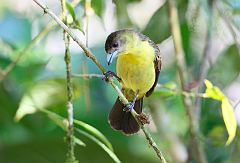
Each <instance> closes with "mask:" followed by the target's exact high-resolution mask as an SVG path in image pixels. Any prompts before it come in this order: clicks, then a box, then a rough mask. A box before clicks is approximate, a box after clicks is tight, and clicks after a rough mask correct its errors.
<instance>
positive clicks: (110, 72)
mask: <svg viewBox="0 0 240 163" xmlns="http://www.w3.org/2000/svg"><path fill="white" fill-rule="evenodd" d="M103 75H104V77H103V78H102V79H103V80H105V81H107V82H108V81H109V78H110V77H113V76H114V77H115V78H116V79H117V80H118V81H119V82H121V81H122V79H121V78H120V77H118V76H117V75H116V74H115V73H114V72H112V71H107V72H105V73H103Z"/></svg>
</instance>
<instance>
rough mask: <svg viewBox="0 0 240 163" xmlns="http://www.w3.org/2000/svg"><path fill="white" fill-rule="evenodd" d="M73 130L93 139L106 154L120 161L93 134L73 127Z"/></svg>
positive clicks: (118, 162)
mask: <svg viewBox="0 0 240 163" xmlns="http://www.w3.org/2000/svg"><path fill="white" fill-rule="evenodd" d="M75 131H77V132H78V133H80V134H82V135H84V136H86V137H88V138H89V139H91V140H92V141H94V142H95V143H96V144H98V145H99V146H100V147H101V148H102V149H103V150H104V151H105V152H107V154H108V155H109V156H110V157H111V158H112V159H113V160H114V161H115V162H116V163H120V162H121V161H120V160H119V158H118V157H117V156H116V155H115V154H114V153H113V151H111V150H110V149H109V148H108V147H107V146H106V145H105V144H103V143H102V142H101V141H99V140H98V139H96V138H95V137H94V136H92V135H90V134H89V133H87V132H85V131H83V130H81V129H78V128H75Z"/></svg>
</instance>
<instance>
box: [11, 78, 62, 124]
mask: <svg viewBox="0 0 240 163" xmlns="http://www.w3.org/2000/svg"><path fill="white" fill-rule="evenodd" d="M65 97H66V91H65V87H64V80H61V79H51V80H44V81H40V82H39V83H37V84H35V85H34V86H33V87H32V88H31V89H30V91H29V92H28V93H26V94H25V95H24V96H23V98H22V99H21V101H20V105H19V108H18V110H17V112H16V115H15V119H16V120H20V119H21V118H22V117H24V116H25V115H26V114H33V113H35V112H36V111H37V110H38V109H44V108H47V107H49V106H50V105H53V104H56V103H58V102H60V101H64V99H65Z"/></svg>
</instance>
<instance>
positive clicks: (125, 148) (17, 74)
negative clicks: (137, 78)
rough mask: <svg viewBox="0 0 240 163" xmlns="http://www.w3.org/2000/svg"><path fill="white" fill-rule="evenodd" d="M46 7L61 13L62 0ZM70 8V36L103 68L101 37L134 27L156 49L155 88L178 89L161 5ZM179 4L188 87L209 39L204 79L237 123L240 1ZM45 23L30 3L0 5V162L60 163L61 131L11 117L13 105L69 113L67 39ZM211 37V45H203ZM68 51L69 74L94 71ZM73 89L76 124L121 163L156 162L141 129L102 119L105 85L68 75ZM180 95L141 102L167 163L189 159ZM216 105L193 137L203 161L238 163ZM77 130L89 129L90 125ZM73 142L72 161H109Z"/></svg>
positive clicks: (108, 102)
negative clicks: (99, 137) (159, 62)
mask: <svg viewBox="0 0 240 163" xmlns="http://www.w3.org/2000/svg"><path fill="white" fill-rule="evenodd" d="M43 2H44V3H46V4H47V5H48V7H49V8H50V9H52V10H53V11H54V12H55V13H56V14H60V1H57V0H54V1H46V0H45V1H43ZM68 3H69V4H70V7H69V8H68V12H69V14H68V18H69V19H68V20H69V23H71V25H72V26H77V28H78V29H73V30H74V32H75V33H76V34H77V35H78V36H79V37H80V39H81V40H82V41H83V42H85V41H86V37H88V39H87V40H88V46H89V48H90V50H91V51H92V52H93V53H94V54H95V55H96V57H97V58H98V59H99V61H100V62H101V63H102V64H103V65H104V67H106V68H107V69H108V70H115V67H114V64H113V65H111V66H110V67H108V66H107V64H106V56H105V51H104V41H105V39H106V37H107V35H108V34H110V33H111V32H113V31H114V30H117V29H121V28H133V29H137V30H139V31H141V32H143V33H144V34H146V35H148V36H149V37H150V38H151V39H152V40H153V41H154V42H155V43H157V44H158V45H159V47H160V49H161V53H162V58H163V68H162V71H161V74H160V79H159V83H160V84H162V85H165V86H170V87H171V88H174V89H177V90H179V89H180V86H179V84H178V83H179V79H178V74H177V70H176V63H175V56H174V47H173V42H172V37H171V34H170V27H169V24H168V20H169V18H168V13H167V5H166V3H165V1H159V0H113V2H112V1H111V0H92V1H91V5H92V8H89V9H88V14H87V15H86V14H85V1H84V0H72V1H68ZM71 6H72V9H73V10H74V13H73V12H72V10H71ZM73 6H74V7H73ZM177 8H178V12H179V17H180V25H181V34H182V37H183V40H182V41H183V46H184V50H185V54H186V55H185V56H186V57H185V60H186V63H187V66H188V67H187V70H188V72H187V73H188V75H189V78H190V80H191V81H192V83H196V82H197V80H198V73H199V71H201V70H200V69H201V67H200V65H201V62H202V60H203V53H204V47H206V41H207V43H208V44H209V46H210V48H208V53H209V58H208V59H207V66H208V67H209V71H208V72H207V75H206V76H205V78H207V79H209V80H210V81H212V82H213V83H214V84H215V85H217V86H218V87H219V88H220V89H221V90H222V91H223V92H224V93H225V95H226V96H227V97H228V98H229V99H230V102H231V104H232V105H233V106H235V107H234V111H235V115H236V119H237V121H238V122H240V105H238V103H239V99H240V77H239V72H240V66H239V65H240V64H239V63H240V53H239V51H240V49H239V47H240V44H239V41H240V40H239V38H240V37H239V36H240V32H239V31H240V2H239V1H237V0H223V1H217V0H216V1H214V0H209V1H207V0H203V1H200V0H191V1H186V0H180V1H177ZM74 14H75V15H74ZM49 22H51V19H50V18H49V16H47V15H45V14H44V13H43V11H42V10H41V9H40V8H39V7H38V6H37V5H36V4H35V3H34V2H33V1H31V0H26V1H20V0H18V1H16V0H1V1H0V79H1V81H0V162H1V163H28V162H29V163H30V162H35V163H50V162H59V163H61V162H65V160H66V152H67V146H66V143H65V135H66V134H65V132H64V131H63V130H62V129H61V128H60V127H59V126H58V125H56V122H54V121H52V119H51V118H50V119H49V117H48V116H47V114H45V113H44V112H38V111H37V112H36V113H34V114H30V115H26V116H24V117H23V118H22V119H21V120H20V121H16V117H15V115H16V112H17V110H18V109H19V108H22V110H24V109H26V110H27V109H30V110H31V109H34V108H35V109H47V110H49V111H51V112H54V113H56V114H58V115H61V116H62V117H67V113H66V100H67V99H66V80H65V71H66V70H65V63H64V42H63V34H62V29H61V28H60V27H58V26H57V25H51V24H50V25H49ZM87 24H88V25H87ZM46 27H49V29H48V28H47V29H45V28H46ZM86 28H87V29H88V32H87V33H86ZM43 29H45V30H46V31H45V32H43V36H42V38H40V39H38V41H36V43H34V44H33V45H32V46H31V47H29V44H30V42H31V40H32V39H33V38H34V37H36V36H37V35H38V34H39V33H40V32H41V31H42V30H43ZM79 29H80V30H79ZM81 30H82V31H85V33H83V32H81ZM208 36H209V38H210V39H209V40H208V39H206V38H207V37H208ZM26 47H27V48H28V49H27V51H26V52H25V53H24V54H23V55H22V56H21V58H20V60H19V61H18V62H17V64H16V65H15V67H14V68H13V69H12V71H10V72H9V74H8V75H6V76H4V75H3V73H2V72H4V69H5V68H6V67H7V66H8V65H9V64H11V63H12V61H13V60H14V59H15V58H16V57H18V56H19V54H20V52H21V51H23V50H24V48H26ZM70 51H71V55H72V73H74V74H81V73H86V72H87V73H96V74H100V71H99V70H98V69H97V67H96V66H95V65H94V64H93V63H92V62H91V60H89V59H87V58H86V57H85V56H84V55H83V54H82V50H81V49H80V48H79V47H78V46H77V45H76V44H75V43H74V42H73V41H71V45H70ZM3 78H4V79H3ZM73 83H74V84H73V85H74V117H75V119H77V120H81V121H83V122H85V123H87V124H89V125H91V126H93V127H95V128H96V129H98V130H99V131H100V132H101V133H102V134H103V135H104V136H105V137H106V138H107V139H108V140H109V141H110V143H111V144H112V146H113V149H114V153H115V154H116V156H117V157H118V158H119V159H120V160H121V161H122V162H126V163H127V162H131V163H133V162H141V163H154V162H158V159H157V157H156V156H155V153H154V152H153V150H152V149H151V148H150V147H149V145H148V144H147V141H146V140H145V138H144V136H143V133H142V132H139V133H138V134H135V135H132V136H125V135H123V134H122V133H120V132H117V131H114V130H113V129H111V127H110V126H109V124H108V122H107V117H108V113H109V111H110V109H111V107H112V105H113V103H114V102H115V99H116V97H117V95H116V93H115V91H114V90H113V89H112V88H111V86H110V85H108V84H107V83H105V82H103V81H102V80H101V79H99V78H92V79H82V78H73ZM189 85H190V84H189ZM196 90H197V89H196V87H193V88H192V89H191V91H192V92H196ZM203 91H204V90H203ZM181 98H182V97H181V94H180V93H171V91H170V92H169V91H168V90H165V89H162V90H161V89H160V90H158V91H156V93H155V94H153V96H152V97H150V98H146V99H145V101H144V112H145V113H147V114H148V115H149V116H150V119H151V123H150V125H148V130H149V131H150V132H151V133H152V135H153V137H154V139H155V140H156V142H157V144H158V145H159V147H160V149H161V150H162V151H163V153H164V155H165V157H166V159H167V160H168V161H169V162H187V161H188V156H189V152H188V150H189V149H188V148H187V145H188V143H189V142H188V140H189V131H188V127H189V122H188V117H187V115H186V111H185V108H184V106H183V104H182V101H181ZM220 107H221V104H220V103H219V102H218V101H215V100H211V99H202V103H201V115H200V131H201V135H200V137H199V138H198V139H199V142H201V143H202V144H203V147H204V151H205V154H206V158H207V161H208V162H211V163H220V162H224V163H233V162H236V163H237V162H240V157H239V152H240V141H239V135H240V131H239V130H237V134H236V138H235V139H234V141H233V142H232V143H231V144H230V145H228V146H226V145H225V143H226V141H227V137H228V134H227V131H226V128H225V125H224V122H223V118H222V113H221V109H220ZM23 112H24V111H23ZM18 118H19V117H18ZM78 127H79V126H78ZM80 128H81V127H80ZM83 130H84V131H86V132H88V130H87V129H83ZM90 135H91V133H90ZM93 136H95V135H94V134H93ZM76 137H77V138H79V139H80V140H82V141H83V142H84V143H85V144H86V146H85V147H84V146H79V145H76V151H75V155H76V158H77V159H78V160H79V162H83V163H93V162H114V161H113V160H112V159H111V157H109V155H108V154H107V153H106V152H105V151H104V150H103V149H102V148H101V147H100V146H99V145H98V144H96V143H95V142H94V141H92V140H91V139H89V137H88V136H84V135H83V134H79V133H78V132H76ZM190 150H191V149H190ZM193 162H194V161H193Z"/></svg>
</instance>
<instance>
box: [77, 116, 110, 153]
mask: <svg viewBox="0 0 240 163" xmlns="http://www.w3.org/2000/svg"><path fill="white" fill-rule="evenodd" d="M74 123H75V124H76V125H79V126H81V127H82V128H84V129H85V130H87V131H88V132H89V133H91V134H92V135H94V136H95V137H96V138H98V139H99V140H100V141H102V143H104V144H105V145H106V146H107V147H108V148H109V149H110V150H112V151H113V147H112V144H111V143H110V142H109V141H108V139H107V138H106V137H105V136H104V135H103V134H102V133H101V132H100V131H98V130H97V129H96V128H94V127H92V126H90V125H89V124H87V123H84V122H82V121H79V120H76V119H75V120H74Z"/></svg>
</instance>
